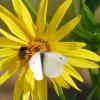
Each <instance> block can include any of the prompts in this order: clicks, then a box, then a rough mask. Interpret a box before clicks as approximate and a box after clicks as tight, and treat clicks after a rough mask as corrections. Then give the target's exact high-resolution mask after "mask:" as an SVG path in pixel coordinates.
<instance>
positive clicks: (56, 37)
mask: <svg viewBox="0 0 100 100" xmlns="http://www.w3.org/2000/svg"><path fill="white" fill-rule="evenodd" d="M80 19H81V16H77V17H75V18H74V19H72V20H71V21H70V22H68V23H67V24H65V25H64V26H62V27H61V28H60V29H59V30H58V31H57V32H55V33H54V34H53V35H52V36H51V39H52V40H53V41H60V40H61V39H63V38H64V37H65V36H67V35H68V34H69V33H70V32H71V31H72V30H73V29H74V28H75V27H76V25H77V24H78V23H79V22H80Z"/></svg>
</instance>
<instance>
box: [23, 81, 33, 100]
mask: <svg viewBox="0 0 100 100" xmlns="http://www.w3.org/2000/svg"><path fill="white" fill-rule="evenodd" d="M30 91H31V90H30V88H29V84H28V83H27V82H24V93H23V100H29V97H30Z"/></svg>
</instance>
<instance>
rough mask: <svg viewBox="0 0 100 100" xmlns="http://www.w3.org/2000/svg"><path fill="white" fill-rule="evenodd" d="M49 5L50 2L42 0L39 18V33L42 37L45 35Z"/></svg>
mask: <svg viewBox="0 0 100 100" xmlns="http://www.w3.org/2000/svg"><path fill="white" fill-rule="evenodd" d="M47 5H48V0H41V3H40V7H39V11H38V16H37V32H38V35H39V36H40V37H41V36H42V35H43V34H44V31H45V24H46V12H47Z"/></svg>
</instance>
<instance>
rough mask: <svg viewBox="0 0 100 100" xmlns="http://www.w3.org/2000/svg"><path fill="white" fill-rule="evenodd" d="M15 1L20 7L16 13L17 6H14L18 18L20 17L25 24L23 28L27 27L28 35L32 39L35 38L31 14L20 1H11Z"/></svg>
mask: <svg viewBox="0 0 100 100" xmlns="http://www.w3.org/2000/svg"><path fill="white" fill-rule="evenodd" d="M13 1H15V3H16V2H17V4H19V7H20V11H18V10H19V9H17V8H18V7H16V6H18V5H16V6H14V7H15V8H16V9H17V11H18V13H19V16H21V17H22V20H23V22H24V24H25V26H26V27H27V29H28V31H29V33H30V35H31V36H32V37H33V38H34V37H35V31H34V29H35V24H34V23H33V20H32V17H31V14H30V13H29V11H28V9H27V8H26V6H25V5H24V3H23V1H22V0H13Z"/></svg>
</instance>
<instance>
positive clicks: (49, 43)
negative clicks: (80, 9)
mask: <svg viewBox="0 0 100 100" xmlns="http://www.w3.org/2000/svg"><path fill="white" fill-rule="evenodd" d="M71 2H72V0H65V1H64V3H62V5H61V6H60V7H59V8H58V10H57V11H56V13H55V15H54V16H53V18H52V20H51V22H50V24H49V25H48V26H47V27H45V24H46V13H47V6H48V0H41V2H40V6H39V11H38V15H37V20H36V24H35V23H34V22H33V20H32V17H31V15H30V13H29V11H28V9H27V8H26V6H25V5H24V3H23V2H22V0H12V3H13V7H14V10H15V13H16V16H15V15H13V14H12V13H11V12H9V11H8V10H7V9H6V8H4V7H3V6H2V5H0V19H1V20H2V21H3V22H4V23H5V24H6V25H7V27H8V29H9V30H8V31H9V32H6V31H4V30H3V29H2V28H0V33H1V34H2V35H3V36H0V57H1V60H0V72H3V74H2V75H1V76H0V85H2V84H3V83H4V82H5V81H6V80H7V79H9V78H10V77H11V76H13V75H14V74H15V73H17V72H18V71H19V70H20V74H19V76H18V79H17V81H16V84H15V88H14V100H20V98H21V96H23V100H28V99H29V96H30V95H31V97H32V100H47V77H46V75H45V73H44V77H43V80H41V81H38V80H35V79H34V73H32V71H31V70H30V67H29V65H28V61H29V59H30V58H31V57H32V56H33V55H34V54H35V53H36V52H38V51H40V50H42V51H43V52H56V53H59V54H62V55H63V56H65V57H66V58H67V59H68V61H67V62H66V64H65V66H63V68H64V72H63V74H61V75H60V76H59V77H57V78H49V79H50V80H51V82H52V83H53V86H54V88H55V90H56V92H57V94H58V95H59V92H58V88H57V85H58V86H60V87H63V88H70V86H72V87H74V88H75V89H77V90H80V89H79V88H78V87H77V86H76V84H75V83H74V81H73V79H72V77H74V78H76V79H77V80H79V81H80V82H83V79H82V77H81V76H80V75H79V73H77V71H76V70H75V69H74V68H73V67H77V68H99V66H98V65H97V64H96V63H95V62H94V61H100V57H99V56H98V55H96V54H95V53H93V52H91V51H89V50H86V49H84V48H83V47H85V45H86V44H85V43H81V42H64V41H60V40H62V39H63V38H64V37H65V36H67V35H68V34H69V33H70V32H71V31H72V30H73V29H74V28H75V26H76V25H77V24H78V23H79V21H80V19H81V16H77V17H75V18H74V19H72V20H71V21H70V22H68V23H67V24H65V25H63V26H62V27H61V28H59V29H58V26H59V24H60V22H61V20H62V18H63V16H64V15H65V13H66V11H67V10H68V8H69V6H70V4H71Z"/></svg>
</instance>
